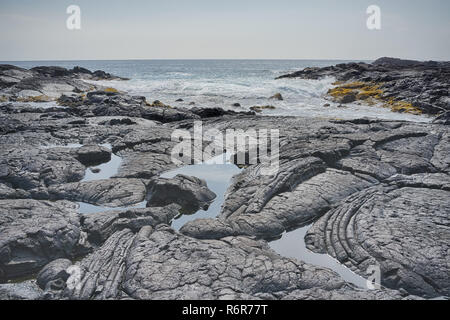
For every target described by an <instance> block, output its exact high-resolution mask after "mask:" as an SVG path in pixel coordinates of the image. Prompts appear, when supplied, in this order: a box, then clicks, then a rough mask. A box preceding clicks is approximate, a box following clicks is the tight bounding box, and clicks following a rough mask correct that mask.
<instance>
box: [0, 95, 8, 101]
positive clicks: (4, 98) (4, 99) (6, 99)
mask: <svg viewBox="0 0 450 320" xmlns="http://www.w3.org/2000/svg"><path fill="white" fill-rule="evenodd" d="M7 101H8V98H7V97H6V96H1V97H0V102H7Z"/></svg>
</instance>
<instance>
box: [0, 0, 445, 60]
mask: <svg viewBox="0 0 450 320" xmlns="http://www.w3.org/2000/svg"><path fill="white" fill-rule="evenodd" d="M71 4H76V5H79V6H80V8H81V14H82V15H81V30H77V31H69V30H68V29H67V28H66V20H67V18H68V14H66V8H67V7H68V6H69V5H71ZM372 4H375V5H378V6H379V7H380V8H381V13H382V16H381V22H382V29H381V30H379V31H370V30H368V29H367V27H366V20H367V17H368V15H367V14H366V9H367V7H368V6H369V5H372ZM0 30H1V31H0V43H1V50H0V60H81V59H202V58H211V59H214V58H220V59H236V58H249V59H375V58H378V57H381V56H396V57H402V58H412V59H421V60H424V59H427V60H428V59H437V60H450V1H448V0H427V1H425V0H369V1H366V0H334V1H333V0H310V1H306V0H276V1H275V0H271V1H269V0H221V1H218V0H147V1H144V0H128V1H121V0H95V1H93V0H81V1H76V0H71V1H66V0H58V1H54V0H10V1H5V0H0Z"/></svg>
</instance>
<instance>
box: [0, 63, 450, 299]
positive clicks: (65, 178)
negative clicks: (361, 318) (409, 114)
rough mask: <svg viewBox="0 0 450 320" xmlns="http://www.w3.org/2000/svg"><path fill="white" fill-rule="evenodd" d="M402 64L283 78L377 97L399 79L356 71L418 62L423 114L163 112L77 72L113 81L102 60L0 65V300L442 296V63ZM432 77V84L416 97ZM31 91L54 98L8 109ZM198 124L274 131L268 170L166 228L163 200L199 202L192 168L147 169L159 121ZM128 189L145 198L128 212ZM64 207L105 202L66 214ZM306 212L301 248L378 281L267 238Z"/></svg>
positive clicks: (203, 200) (164, 150) (447, 180)
mask: <svg viewBox="0 0 450 320" xmlns="http://www.w3.org/2000/svg"><path fill="white" fill-rule="evenodd" d="M389 63H391V64H392V62H389ZM405 63H406V62H405ZM406 64H407V66H408V67H404V65H403V63H399V66H398V68H397V67H395V68H394V69H393V70H390V68H391V67H387V66H386V65H385V64H383V63H380V61H378V63H374V64H373V67H371V66H369V67H367V69H368V70H366V71H364V72H361V73H360V74H356V73H352V72H349V71H348V70H352V68H356V66H355V65H352V66H340V67H330V68H328V69H327V68H323V69H314V70H312V71H308V70H304V71H301V72H300V73H296V74H294V75H290V76H289V77H308V78H311V79H314V78H318V77H322V76H335V77H336V78H337V79H338V80H340V81H352V82H355V81H364V82H372V81H376V82H377V83H381V82H383V83H384V86H386V85H389V86H391V87H390V88H392V89H391V90H393V91H392V94H393V96H392V97H394V98H395V99H399V100H403V96H402V94H403V95H404V96H405V100H407V99H406V98H407V97H406V96H408V95H409V94H410V92H414V90H412V89H411V88H413V87H414V86H413V85H410V86H408V88H407V89H406V90H403V89H400V86H399V85H398V83H399V82H401V81H403V80H402V79H400V78H398V79H396V80H391V81H388V79H384V80H383V79H375V76H374V74H375V73H376V74H378V73H379V74H385V75H386V77H387V76H392V74H400V75H401V76H399V77H403V78H404V77H405V75H406V74H408V73H413V74H414V75H417V76H411V81H416V82H417V85H418V86H419V85H421V84H422V82H421V81H422V79H424V77H426V76H422V75H424V74H431V75H433V77H434V78H433V79H434V80H433V81H431V82H430V83H431V84H429V85H428V86H426V87H424V88H426V89H425V90H426V93H429V94H430V100H427V99H425V98H424V96H426V95H425V94H421V95H419V96H417V95H416V96H414V97H413V98H412V100H414V99H415V100H414V101H411V103H412V104H414V106H417V107H418V108H421V110H422V111H424V112H425V110H435V111H436V110H439V111H437V112H434V111H433V112H431V111H430V112H429V113H435V114H437V113H440V114H441V117H440V118H439V119H440V120H437V121H435V123H411V122H402V121H383V120H373V119H372V120H371V119H357V120H348V121H346V120H324V119H306V118H300V117H262V116H258V115H255V113H253V112H247V113H239V112H232V111H224V110H222V109H220V108H214V109H202V108H192V109H183V108H173V107H170V106H167V105H165V104H164V103H161V102H159V101H155V102H153V103H149V102H147V101H146V99H145V97H136V96H130V95H128V94H126V93H123V92H117V91H115V90H110V89H108V88H103V87H96V86H95V85H91V84H90V83H89V84H88V83H86V82H84V81H83V79H88V80H95V79H101V78H103V79H105V78H106V79H111V78H114V76H112V75H108V74H106V73H102V72H94V73H92V72H90V71H82V69H80V68H74V69H73V70H67V69H63V68H56V67H45V68H33V69H31V70H25V69H20V68H16V67H11V66H9V67H8V66H4V65H3V66H1V67H0V74H1V76H0V80H1V86H0V87H1V91H0V96H3V97H6V98H5V99H4V100H6V101H10V102H14V103H8V102H5V103H3V104H1V105H0V124H1V126H0V145H1V150H0V299H36V300H37V299H276V300H278V299H288V300H289V299H362V300H366V299H395V300H397V299H422V298H425V299H429V298H437V297H448V296H450V279H449V277H448V275H449V274H450V269H449V265H448V256H449V248H450V221H449V220H450V211H449V209H448V208H450V131H449V127H448V126H447V125H446V124H447V123H448V122H446V121H445V116H444V115H445V112H447V111H448V80H449V77H448V73H447V72H448V69H447V64H445V63H442V65H441V64H440V63H438V64H437V65H436V64H434V63H430V64H420V65H416V64H414V65H413V66H412V65H411V63H410V62H408V63H406ZM333 68H334V69H333ZM361 68H362V67H361ZM383 68H385V69H389V70H388V71H383ZM375 69H376V70H375ZM358 70H359V69H358ZM437 70H439V71H437ZM80 74H82V75H81V76H80ZM369 74H372V75H373V77H372V78H371V79H369V78H368V77H369ZM8 77H9V78H8ZM439 77H441V78H439ZM116 79H117V77H116ZM436 79H438V80H439V81H440V82H438V80H436ZM381 80H383V81H381ZM408 81H409V80H408ZM62 83H64V85H62ZM436 83H438V84H436ZM437 86H442V87H443V88H446V90H447V96H445V95H443V94H442V95H441V96H439V98H436V97H437V95H433V96H431V93H433V92H434V90H438V89H439V88H440V87H439V88H438V87H437ZM410 89H411V90H410ZM24 90H32V91H33V92H32V94H30V92H24ZM439 90H441V89H439ZM442 90H444V89H442ZM386 92H387V87H383V95H385V94H386ZM394 93H395V94H394ZM433 94H434V93H433ZM41 95H42V96H45V97H49V98H51V99H52V100H58V103H59V104H60V105H62V106H63V107H55V108H46V109H44V108H35V107H31V106H29V105H27V104H26V103H23V104H21V101H24V102H25V101H28V100H27V99H28V98H29V97H39V96H41ZM27 97H28V98H27ZM386 97H387V96H386ZM384 98H385V96H383V97H381V99H384ZM408 98H409V96H408ZM421 99H422V100H421ZM38 100H39V99H38ZM42 100H47V98H45V99H42ZM35 101H37V100H36V99H35ZM417 101H421V103H424V104H423V105H422V104H418V103H417ZM427 101H428V102H427ZM426 103H429V104H430V105H431V106H432V107H433V108H431V107H429V106H428V107H425V104H426ZM434 108H437V109H434ZM446 108H447V109H446ZM441 109H442V110H441ZM442 119H444V120H442ZM198 120H201V121H202V123H203V127H204V130H207V129H211V128H215V129H218V130H220V131H225V130H226V129H244V130H248V129H252V128H253V129H258V128H265V129H279V130H280V170H279V172H278V173H277V174H275V175H271V176H263V175H261V174H260V169H261V168H260V165H259V164H256V165H254V164H249V165H247V166H245V168H244V169H243V170H242V172H241V173H240V174H238V175H237V176H235V177H234V178H233V181H232V183H231V185H230V187H229V189H228V192H227V194H226V196H225V201H224V203H223V206H222V210H221V212H220V213H218V216H217V218H216V219H199V220H194V221H190V222H188V223H186V224H185V225H184V226H183V227H182V228H181V229H180V231H176V230H174V229H173V228H172V227H171V222H172V221H173V219H175V218H176V217H177V216H178V215H179V214H180V212H182V213H192V212H195V211H196V210H198V209H199V208H203V207H205V206H206V205H207V204H208V203H210V202H211V201H214V198H215V194H214V193H213V192H212V191H210V190H209V189H208V186H207V184H206V183H205V181H203V180H201V179H198V178H196V177H188V176H182V175H179V176H176V177H175V178H173V179H163V178H161V177H160V176H161V175H162V174H163V173H164V172H167V171H169V170H171V169H174V168H176V167H177V165H176V164H174V163H173V162H172V160H171V150H172V148H173V147H174V145H175V142H173V141H171V134H172V132H173V131H174V130H176V129H184V130H193V127H194V121H198ZM281 123H282V124H283V125H282V126H280V124H281ZM105 144H108V145H109V146H110V147H111V148H110V149H109V148H106V147H105V146H104V145H105ZM113 156H117V157H120V158H121V161H122V162H121V163H120V167H119V169H118V172H117V173H115V174H114V175H113V176H112V177H111V178H109V179H103V180H102V179H100V180H95V179H93V180H89V181H82V180H83V178H84V177H85V174H86V172H87V170H91V169H93V170H94V171H95V169H96V168H97V166H99V165H100V164H103V163H107V162H108V161H110V160H111V158H112V157H113ZM97 169H98V168H97ZM164 195H167V196H166V197H165V196H164ZM174 195H178V196H174ZM143 201H147V203H146V207H145V208H135V207H133V206H134V205H136V204H138V203H142V202H143ZM80 203H86V204H89V205H96V206H102V207H103V206H105V207H108V208H111V210H108V211H104V212H95V213H89V214H80V212H79V206H80ZM309 224H312V226H311V229H310V230H309V232H308V234H307V235H306V238H305V241H306V244H307V246H308V248H309V249H310V250H312V251H314V252H320V253H327V254H329V255H330V256H332V257H334V258H336V259H337V260H338V261H340V262H341V263H342V264H344V265H345V266H347V267H348V268H350V269H351V270H353V271H354V272H355V273H357V274H359V275H361V276H367V273H366V272H367V268H368V267H369V266H371V265H377V266H379V267H380V269H381V284H382V288H380V289H376V290H363V289H360V288H357V287H355V286H353V285H351V284H349V283H347V282H345V281H344V280H343V279H342V278H341V277H340V276H339V275H338V274H337V273H335V272H333V271H332V270H329V269H325V268H322V267H317V266H314V265H311V264H307V263H304V262H302V261H300V260H297V259H292V258H288V257H283V256H281V255H280V254H278V253H277V252H275V251H274V250H272V249H271V248H270V246H269V243H270V241H272V240H274V239H277V238H279V237H280V236H281V235H282V234H283V233H284V232H286V231H290V230H293V229H296V228H299V227H302V226H305V225H309Z"/></svg>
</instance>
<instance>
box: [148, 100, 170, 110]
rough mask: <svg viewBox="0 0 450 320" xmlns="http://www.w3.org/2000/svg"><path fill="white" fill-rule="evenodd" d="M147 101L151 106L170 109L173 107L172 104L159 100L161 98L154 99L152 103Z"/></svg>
mask: <svg viewBox="0 0 450 320" xmlns="http://www.w3.org/2000/svg"><path fill="white" fill-rule="evenodd" d="M146 103H147V105H148V106H150V107H159V108H169V109H170V108H172V107H171V106H169V105H167V104H164V103H162V102H161V101H159V100H155V101H153V103H152V104H149V103H148V102H146Z"/></svg>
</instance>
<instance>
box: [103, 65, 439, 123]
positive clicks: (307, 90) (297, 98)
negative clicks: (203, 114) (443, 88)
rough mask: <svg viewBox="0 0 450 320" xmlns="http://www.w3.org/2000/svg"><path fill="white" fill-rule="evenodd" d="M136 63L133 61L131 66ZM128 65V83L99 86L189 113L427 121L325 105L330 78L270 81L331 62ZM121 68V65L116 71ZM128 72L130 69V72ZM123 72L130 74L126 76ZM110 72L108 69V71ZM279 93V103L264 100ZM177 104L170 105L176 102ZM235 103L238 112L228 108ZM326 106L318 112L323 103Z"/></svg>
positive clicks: (382, 111) (378, 109) (378, 110)
mask: <svg viewBox="0 0 450 320" xmlns="http://www.w3.org/2000/svg"><path fill="white" fill-rule="evenodd" d="M136 63H137V62H136ZM139 63H140V64H139V68H138V67H137V66H134V67H133V66H128V67H127V69H125V70H128V72H129V73H127V74H121V75H123V76H127V77H130V78H131V80H130V81H100V82H97V83H99V84H101V85H104V86H108V87H114V88H116V89H118V90H122V91H126V92H128V93H130V94H132V95H141V96H145V97H146V98H147V100H148V101H154V100H160V101H163V102H164V103H167V104H169V105H173V106H180V107H186V108H190V107H192V105H191V103H192V102H194V103H195V106H200V107H221V108H224V109H232V110H236V111H245V110H249V109H250V107H252V106H256V105H273V106H275V107H276V109H274V110H265V111H264V112H263V115H284V116H303V117H321V118H339V119H355V118H362V117H371V118H379V119H388V120H406V121H416V122H429V121H431V118H429V117H426V116H416V115H411V114H400V113H394V112H391V111H390V110H389V109H386V108H381V107H376V106H373V107H369V106H359V105H346V106H345V108H338V106H337V104H335V103H332V102H330V101H329V100H327V99H326V98H325V97H326V93H327V91H328V90H329V89H330V88H331V87H332V84H333V82H334V79H333V78H327V79H322V80H304V79H280V80H275V77H277V76H279V75H281V74H285V73H288V72H291V71H294V70H299V69H302V68H304V67H308V66H324V65H331V64H334V62H317V61H316V62H310V61H287V62H285V61H173V62H170V61H162V62H158V61H154V62H152V61H148V62H139ZM122 67H123V68H124V66H122ZM133 68H134V69H133ZM129 70H134V71H133V72H132V73H131V71H129ZM108 71H110V72H112V73H114V70H108ZM275 93H281V94H282V96H283V98H284V100H283V101H277V100H271V99H269V97H271V96H273V95H274V94H275ZM180 98H181V99H183V101H182V102H175V101H176V100H178V99H180ZM235 103H239V104H240V105H241V108H236V107H232V105H233V104H235ZM328 103H329V104H330V107H324V105H325V104H328Z"/></svg>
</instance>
